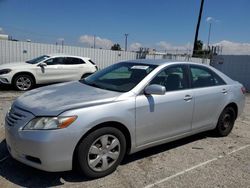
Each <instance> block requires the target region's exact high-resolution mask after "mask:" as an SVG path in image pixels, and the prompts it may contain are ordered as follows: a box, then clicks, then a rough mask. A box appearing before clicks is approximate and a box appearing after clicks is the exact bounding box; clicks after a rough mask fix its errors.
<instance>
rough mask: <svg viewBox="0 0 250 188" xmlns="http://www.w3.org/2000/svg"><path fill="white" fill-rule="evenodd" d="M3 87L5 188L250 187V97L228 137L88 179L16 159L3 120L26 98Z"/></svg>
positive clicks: (0, 176)
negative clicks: (19, 99)
mask: <svg viewBox="0 0 250 188" xmlns="http://www.w3.org/2000/svg"><path fill="white" fill-rule="evenodd" d="M21 94H22V93H21V92H16V91H13V90H11V89H6V88H1V87H0V187H20V186H21V187H49V186H63V187H91V188H95V187H108V188H112V187H119V188H122V187H126V188H128V187H147V188H150V187H232V188H235V187H250V95H249V94H248V95H247V97H246V106H245V110H244V113H243V114H242V115H241V116H240V117H239V118H238V119H237V121H236V123H235V127H234V129H233V131H232V133H231V134H230V135H229V136H228V137H224V138H218V137H215V136H213V135H212V134H211V133H209V132H206V133H202V134H198V135H195V136H191V137H188V138H185V139H182V140H179V141H175V142H171V143H168V144H164V145H161V146H158V147H154V148H150V149H147V150H144V151H142V152H139V153H136V154H133V155H130V156H127V157H126V158H125V159H124V161H123V163H122V164H121V165H120V166H119V167H118V169H117V170H116V171H115V172H114V173H113V174H111V175H109V176H107V177H104V178H100V179H96V180H89V179H86V178H84V177H82V176H81V175H79V174H78V173H77V172H73V171H69V172H60V173H48V172H43V171H40V170H36V169H34V168H31V167H28V166H26V165H23V164H21V163H19V162H17V161H15V160H14V159H12V158H11V157H10V156H9V154H8V152H7V150H6V143H5V136H4V117H5V114H6V112H7V111H8V109H9V107H10V105H11V103H12V102H13V100H14V99H15V98H16V97H18V96H19V95H21Z"/></svg>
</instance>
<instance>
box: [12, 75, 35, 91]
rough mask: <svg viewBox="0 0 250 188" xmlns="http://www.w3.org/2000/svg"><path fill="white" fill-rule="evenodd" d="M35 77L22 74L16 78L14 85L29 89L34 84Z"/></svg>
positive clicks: (23, 89)
mask: <svg viewBox="0 0 250 188" xmlns="http://www.w3.org/2000/svg"><path fill="white" fill-rule="evenodd" d="M34 83H35V82H34V79H33V78H32V77H31V76H30V75H26V74H21V75H18V76H16V77H15V78H14V81H13V85H14V87H15V88H16V89H17V90H20V91H27V90H30V89H31V88H32V87H33V86H34Z"/></svg>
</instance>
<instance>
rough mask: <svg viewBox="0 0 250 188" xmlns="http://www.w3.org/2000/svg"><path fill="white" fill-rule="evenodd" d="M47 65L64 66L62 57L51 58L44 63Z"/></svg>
mask: <svg viewBox="0 0 250 188" xmlns="http://www.w3.org/2000/svg"><path fill="white" fill-rule="evenodd" d="M45 63H46V64H47V65H62V64H64V58H63V57H56V58H51V59H48V60H47V61H45Z"/></svg>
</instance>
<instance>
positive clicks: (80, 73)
mask: <svg viewBox="0 0 250 188" xmlns="http://www.w3.org/2000/svg"><path fill="white" fill-rule="evenodd" d="M97 69H98V68H97V66H96V65H95V63H93V61H91V59H90V58H87V57H79V56H71V55H63V54H54V55H43V56H40V57H37V58H35V59H32V60H29V61H26V62H17V63H9V64H3V65H0V83H2V84H12V85H13V86H14V87H15V88H16V89H18V90H22V91H25V90H29V89H31V88H32V87H33V86H34V85H35V84H48V83H58V82H66V81H73V80H79V79H81V78H84V77H86V76H88V75H90V74H92V73H94V72H95V71H96V70H97Z"/></svg>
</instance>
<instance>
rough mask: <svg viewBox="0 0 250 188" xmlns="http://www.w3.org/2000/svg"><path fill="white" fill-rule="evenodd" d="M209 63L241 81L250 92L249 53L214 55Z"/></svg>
mask: <svg viewBox="0 0 250 188" xmlns="http://www.w3.org/2000/svg"><path fill="white" fill-rule="evenodd" d="M211 65H212V66H213V67H215V68H217V69H218V70H220V71H221V72H223V73H225V74H226V75H228V76H229V77H231V78H232V79H234V80H237V81H239V82H240V83H242V84H243V85H244V86H245V87H246V89H247V91H248V92H250V55H218V56H214V58H213V59H212V61H211Z"/></svg>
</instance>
